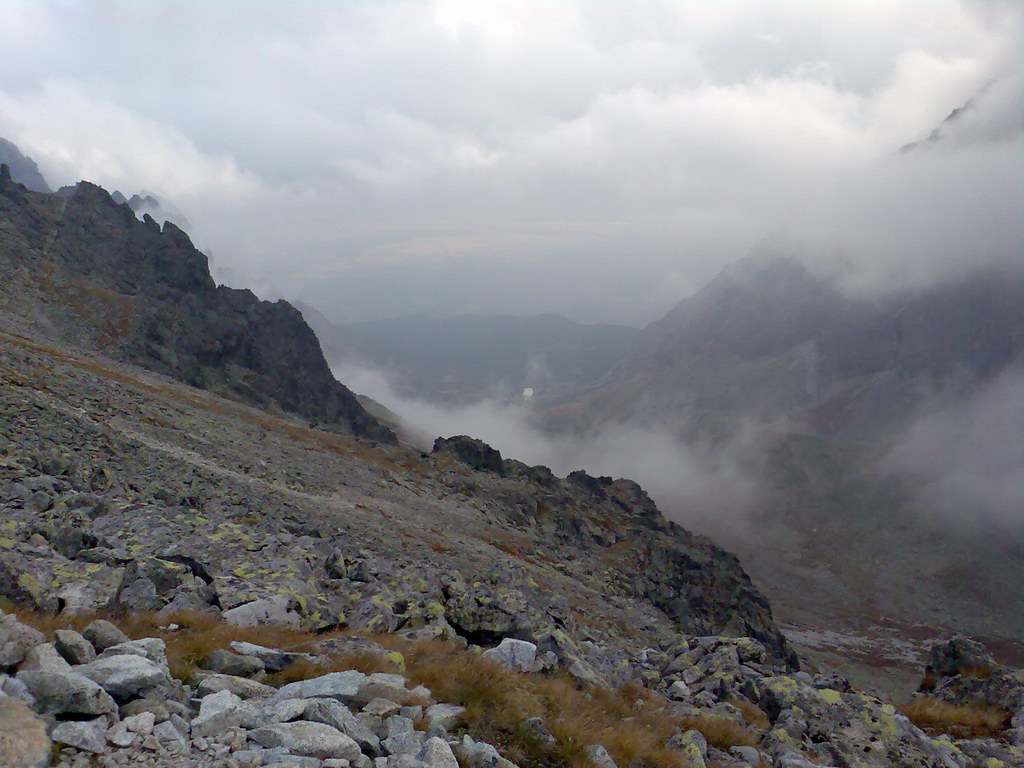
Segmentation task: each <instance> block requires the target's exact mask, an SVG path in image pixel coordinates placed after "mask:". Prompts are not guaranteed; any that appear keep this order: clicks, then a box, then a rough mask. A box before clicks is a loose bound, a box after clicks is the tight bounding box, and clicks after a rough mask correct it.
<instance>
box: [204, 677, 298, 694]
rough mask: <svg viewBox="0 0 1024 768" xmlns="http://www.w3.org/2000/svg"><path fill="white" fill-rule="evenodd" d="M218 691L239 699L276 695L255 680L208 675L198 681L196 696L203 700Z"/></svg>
mask: <svg viewBox="0 0 1024 768" xmlns="http://www.w3.org/2000/svg"><path fill="white" fill-rule="evenodd" d="M220 691H230V692H231V693H233V694H235V695H236V696H238V697H239V698H240V699H269V698H270V697H271V696H274V695H275V694H276V693H277V691H276V690H275V689H274V688H271V687H270V686H269V685H264V684H263V683H257V682H256V681H255V680H250V679H249V678H247V677H235V676H234V675H220V674H210V675H203V677H202V680H200V681H199V685H198V686H197V688H196V696H198V697H199V698H204V697H206V696H209V695H210V694H212V693H218V692H220ZM297 698H303V697H301V696H300V697H297Z"/></svg>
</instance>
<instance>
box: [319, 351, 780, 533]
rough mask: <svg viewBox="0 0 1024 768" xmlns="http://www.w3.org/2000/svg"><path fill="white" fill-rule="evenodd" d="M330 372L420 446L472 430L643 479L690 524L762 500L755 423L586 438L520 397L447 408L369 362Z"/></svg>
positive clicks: (511, 453) (631, 429) (507, 451)
mask: <svg viewBox="0 0 1024 768" xmlns="http://www.w3.org/2000/svg"><path fill="white" fill-rule="evenodd" d="M332 369H333V371H334V373H335V375H336V376H337V377H338V379H339V380H340V381H344V382H345V383H346V384H347V385H348V386H349V387H351V388H352V389H353V390H354V391H356V392H359V393H361V394H365V395H368V396H370V397H372V398H373V399H374V400H376V401H378V402H379V403H381V404H383V405H384V406H386V407H387V408H389V409H390V410H392V411H393V412H395V413H398V414H400V416H401V419H402V423H403V425H404V426H405V428H406V429H407V430H408V434H409V435H410V436H411V437H412V439H413V440H414V441H416V442H417V443H419V445H420V447H422V448H423V449H429V448H430V446H431V445H432V444H433V440H434V438H435V437H438V436H442V437H451V436H453V435H470V436H472V437H476V438H478V439H480V440H483V441H484V442H486V443H488V444H490V445H491V446H493V447H495V448H497V449H498V450H500V451H501V452H502V455H503V456H504V457H505V458H511V459H518V460H519V461H524V462H526V463H527V464H542V465H544V466H547V467H549V468H551V469H552V470H553V471H554V472H555V474H557V475H559V476H562V477H564V476H565V475H567V474H569V473H570V472H572V471H574V470H577V469H585V470H586V471H587V472H588V473H589V474H591V475H610V476H612V477H627V478H629V479H631V480H635V481H636V482H638V483H640V485H641V486H643V488H644V489H645V490H646V491H647V492H648V493H649V494H650V495H651V497H652V498H653V499H654V500H655V502H656V503H657V504H658V505H659V508H660V509H661V510H662V511H663V513H665V515H666V516H668V517H670V518H672V519H674V520H676V521H677V522H683V523H686V524H693V523H695V522H696V521H697V520H698V519H699V518H705V517H707V516H709V515H712V514H715V513H717V514H722V513H727V514H728V515H729V519H730V520H731V521H732V522H733V523H734V524H735V525H740V524H742V523H743V521H744V518H743V513H744V512H746V511H748V509H749V508H750V507H751V505H752V504H753V503H754V501H755V500H756V498H757V492H758V488H759V485H760V479H759V478H760V474H759V465H758V459H759V452H758V446H759V445H760V444H761V442H762V440H761V435H760V432H759V430H757V429H756V428H755V427H754V425H753V424H751V425H749V426H748V427H743V426H740V427H737V428H736V430H735V431H734V434H733V435H732V436H731V438H730V439H729V440H718V441H715V442H712V441H711V440H703V439H701V438H690V439H689V440H688V441H683V440H681V439H680V437H679V435H680V433H681V431H682V427H683V426H684V425H682V424H665V425H663V426H662V427H661V428H651V427H642V426H638V425H636V424H616V423H610V424H605V425H603V426H601V427H600V428H599V429H596V430H595V431H593V432H591V433H589V434H587V435H586V436H573V435H557V436H556V435H551V434H549V433H547V432H545V431H543V430H542V429H541V428H539V427H538V426H537V425H536V424H535V419H534V418H533V414H532V413H531V411H530V408H529V406H528V404H527V402H526V401H525V400H524V399H522V398H514V397H513V398H507V397H506V398H499V397H492V398H486V399H483V400H480V401H478V402H475V403H469V404H463V405H457V406H448V405H442V404H439V403H435V402H430V401H427V400H422V399H417V398H414V397H405V396H402V395H401V394H399V393H398V392H397V391H396V388H395V387H394V385H393V384H392V382H391V381H390V380H389V378H388V376H387V375H386V374H384V373H383V372H381V371H380V370H378V369H375V368H373V367H370V366H366V365H363V364H358V363H354V362H352V361H335V362H334V363H333V364H332Z"/></svg>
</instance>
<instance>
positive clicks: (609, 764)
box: [583, 744, 619, 768]
mask: <svg viewBox="0 0 1024 768" xmlns="http://www.w3.org/2000/svg"><path fill="white" fill-rule="evenodd" d="M583 752H584V754H585V755H586V756H587V759H589V760H590V762H591V763H593V765H594V768H619V767H618V766H617V765H616V764H615V761H614V760H613V759H612V756H611V755H609V754H608V750H607V749H605V748H604V747H602V746H601V745H600V744H591V745H590V746H589V747H584V748H583Z"/></svg>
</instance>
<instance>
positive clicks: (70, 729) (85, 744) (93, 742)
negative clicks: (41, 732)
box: [50, 717, 108, 755]
mask: <svg viewBox="0 0 1024 768" xmlns="http://www.w3.org/2000/svg"><path fill="white" fill-rule="evenodd" d="M50 736H51V738H52V739H53V741H54V742H55V743H57V744H63V745H65V746H68V747H74V748H75V749H78V750H82V751H83V752H92V753H93V754H97V755H102V754H103V753H104V752H106V751H107V749H108V747H107V721H106V719H104V718H102V717H99V718H96V719H95V720H70V721H67V722H63V723H58V724H57V726H56V727H55V728H54V729H53V731H52V732H51V733H50Z"/></svg>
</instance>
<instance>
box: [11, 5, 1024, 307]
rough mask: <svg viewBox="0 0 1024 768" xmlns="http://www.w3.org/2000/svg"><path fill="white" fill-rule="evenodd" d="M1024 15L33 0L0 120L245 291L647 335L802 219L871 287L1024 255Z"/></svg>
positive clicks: (51, 171) (965, 8) (62, 169)
mask: <svg viewBox="0 0 1024 768" xmlns="http://www.w3.org/2000/svg"><path fill="white" fill-rule="evenodd" d="M1022 17H1024V11H1022V9H1021V7H1020V6H1019V5H1018V4H1016V3H1014V2H986V3H961V2H955V0H936V2H931V3H928V4H919V3H906V4H895V3H894V4H882V3H876V2H867V1H865V2H851V3H843V4H841V5H838V4H829V5H827V6H826V5H822V4H819V3H807V2H799V1H798V0H793V1H792V2H775V1H773V2H768V1H767V0H765V1H764V2H756V3H755V2H681V3H677V2H657V1H652V2H642V3H629V4H625V3H614V4H604V3H589V2H583V0H562V1H561V2H557V3H551V2H515V3H512V2H502V1H499V0H493V1H486V2H481V1H480V0H473V1H472V2H470V1H469V0H435V1H433V2H428V1H427V0H422V1H419V0H417V1H412V0H395V1H394V2H387V3H380V2H369V1H367V2H351V3H327V2H307V3H303V4H302V5H301V6H295V5H293V4H283V5H282V4H273V3H264V2H257V3H252V2H245V3H242V2H219V3H215V4H209V3H207V4H202V3H193V2H177V3H161V4H138V3H131V2H82V3H75V4H67V3H62V2H57V1H56V0H53V1H52V2H50V1H47V0H34V1H33V2H15V1H9V2H6V3H4V4H2V5H0V45H3V46H4V50H5V51H6V52H7V56H6V59H7V64H5V67H4V69H3V71H2V72H0V135H5V136H7V137H8V138H10V139H12V140H14V141H15V142H16V143H19V144H20V145H23V148H24V149H25V150H26V151H28V152H29V153H30V154H32V155H33V157H34V158H35V159H36V160H37V161H38V162H39V163H40V166H41V167H42V169H43V171H44V173H46V174H48V176H49V177H50V178H51V181H52V182H54V183H58V184H59V183H69V182H72V181H75V180H77V178H79V177H88V178H90V179H92V180H94V181H97V182H99V183H101V184H104V185H106V186H110V187H122V188H126V189H129V190H132V189H142V188H146V189H153V190H154V191H155V192H157V194H159V195H161V196H163V197H166V198H167V199H169V200H170V201H171V202H173V203H175V204H176V205H178V206H179V207H180V208H182V209H183V210H184V213H185V214H186V215H187V216H188V218H189V219H190V220H191V221H192V222H193V225H194V226H193V229H194V231H193V233H192V234H193V236H194V239H195V240H196V241H197V243H199V244H200V245H201V246H205V247H208V248H211V249H212V250H214V251H215V252H216V254H217V258H218V262H219V263H220V264H222V265H224V266H225V267H230V268H232V269H233V270H234V271H235V273H236V274H237V275H238V276H239V279H240V280H242V281H243V282H245V283H247V284H249V285H252V286H255V287H257V288H259V289H261V290H262V291H263V292H265V293H268V292H277V293H281V294H286V295H290V296H297V297H301V298H305V299H307V300H309V301H310V302H311V303H313V304H315V305H318V306H321V307H323V308H324V309H325V310H326V311H328V313H329V314H332V315H333V316H334V318H335V319H356V318H365V317H370V316H386V315H393V314H400V313H403V312H405V311H409V310H413V309H420V310H427V311H431V312H435V313H438V314H450V313H456V312H466V311H473V310H475V309H478V308H480V307H481V306H483V307H486V308H488V309H490V310H491V311H501V312H511V313H516V314H529V313H536V312H542V311H557V312H562V313H566V314H569V315H571V316H574V317H576V318H580V319H587V320H618V321H625V322H632V323H642V322H646V321H648V320H651V319H654V318H655V317H657V316H658V315H659V314H661V313H662V312H664V311H665V310H667V309H668V308H670V307H671V306H672V305H673V304H674V303H675V302H676V301H678V300H679V299H680V298H682V297H683V296H682V293H683V292H685V291H689V290H692V289H693V288H695V287H697V286H699V285H700V284H701V283H703V282H704V281H706V280H707V279H708V278H709V277H710V276H711V275H713V274H714V272H716V271H717V270H718V268H720V267H721V266H722V265H723V264H724V263H726V262H729V261H733V260H735V259H736V258H738V257H741V256H742V255H743V254H744V253H745V252H746V250H747V249H748V248H749V247H750V245H751V244H752V243H754V242H756V241H758V240H760V239H761V238H762V237H763V236H764V235H765V234H767V233H770V232H775V231H778V230H780V229H781V230H786V231H790V232H792V233H794V234H795V235H796V236H798V237H799V238H801V239H802V240H804V241H805V242H806V243H807V253H809V254H810V255H811V256H810V258H812V259H814V260H815V265H816V266H819V267H821V268H822V269H826V270H830V271H832V272H841V273H842V277H843V280H844V284H845V285H847V286H848V287H849V288H850V289H851V290H859V291H877V290H879V288H881V287H891V286H898V285H920V284H922V283H926V282H928V281H931V280H935V279H941V278H943V277H947V276H949V275H951V274H956V273H957V272H958V271H962V270H963V269H965V265H966V264H968V263H969V262H971V261H974V262H977V261H998V260H1005V259H1006V258H1007V257H1008V254H1009V253H1013V252H1015V250H1016V246H1017V245H1018V244H1019V236H1020V232H1019V228H1016V227H1015V226H1014V225H1013V223H1012V222H1014V221H1017V220H1019V215H1020V213H1021V210H1020V209H1021V196H1020V190H1019V186H1018V184H1017V179H1018V178H1020V172H1021V170H1022V168H1021V165H1022V162H1024V161H1022V159H1021V158H1022V157H1024V152H1022V151H1021V141H1022V138H1021V118H1020V114H1021V93H1022V92H1024V88H1022V87H1021V86H1022V83H1021V77H1020V75H1019V74H1018V73H1020V72H1021V71H1024V69H1022V67H1021V64H1022V62H1021V54H1020V50H1021V49H1022V48H1024V46H1021V45H1020V43H1021V37H1022ZM776 41H777V42H776ZM990 84H991V85H990ZM982 90H984V93H980V92H981V91H982ZM979 94H980V95H979ZM972 97H977V98H976V103H975V106H974V108H972V109H971V110H970V114H965V115H964V118H963V119H962V120H959V121H957V124H956V126H955V130H953V129H952V128H951V129H950V131H949V135H948V137H947V139H946V140H943V141H941V142H937V143H935V144H934V145H929V146H928V147H926V148H925V149H927V151H924V152H920V153H914V156H910V155H902V156H901V155H899V154H898V152H897V150H898V148H899V147H901V146H903V145H905V144H907V143H909V142H913V141H918V140H921V139H923V138H926V137H927V136H928V135H929V133H930V132H931V131H932V130H933V129H934V128H935V127H936V126H938V125H939V124H940V123H941V122H942V120H943V119H944V118H945V117H946V116H947V115H948V114H949V112H950V111H951V110H952V109H954V108H956V107H958V106H960V105H962V104H964V103H965V102H966V101H967V100H968V99H971V98H972ZM840 267H841V268H840Z"/></svg>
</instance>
